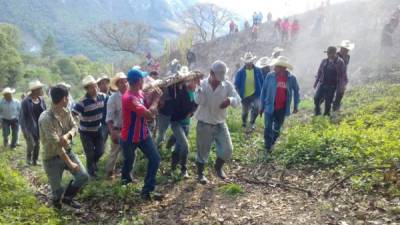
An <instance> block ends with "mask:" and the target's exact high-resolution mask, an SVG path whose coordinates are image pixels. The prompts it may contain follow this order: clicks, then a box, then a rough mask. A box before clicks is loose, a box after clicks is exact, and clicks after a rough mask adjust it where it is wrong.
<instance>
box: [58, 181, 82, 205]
mask: <svg viewBox="0 0 400 225" xmlns="http://www.w3.org/2000/svg"><path fill="white" fill-rule="evenodd" d="M72 182H73V181H72V180H71V181H70V182H69V185H68V187H67V189H66V190H65V192H64V197H63V199H62V202H63V203H64V204H66V205H69V206H71V207H72V208H74V209H80V208H81V205H80V204H79V203H78V202H76V201H74V200H73V198H74V197H75V196H76V195H77V194H78V191H79V189H80V188H78V187H74V186H72Z"/></svg>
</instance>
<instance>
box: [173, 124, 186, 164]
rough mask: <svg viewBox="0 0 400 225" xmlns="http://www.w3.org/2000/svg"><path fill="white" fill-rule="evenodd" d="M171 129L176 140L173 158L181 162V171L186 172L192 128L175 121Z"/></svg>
mask: <svg viewBox="0 0 400 225" xmlns="http://www.w3.org/2000/svg"><path fill="white" fill-rule="evenodd" d="M171 128H172V131H173V133H174V137H175V139H176V144H175V149H174V151H173V152H172V154H173V157H172V158H173V159H176V160H177V161H179V163H180V165H181V169H183V170H186V163H187V159H188V154H189V141H188V135H189V129H190V126H189V125H188V124H187V125H186V124H182V123H181V122H180V121H173V122H171ZM172 163H174V162H172Z"/></svg>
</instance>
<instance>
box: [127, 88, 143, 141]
mask: <svg viewBox="0 0 400 225" xmlns="http://www.w3.org/2000/svg"><path fill="white" fill-rule="evenodd" d="M146 110H147V107H146V106H145V100H144V96H143V92H141V91H140V92H138V93H133V92H131V91H126V92H125V94H124V95H123V96H122V129H121V139H122V140H123V141H125V142H128V143H139V142H141V141H144V140H146V138H147V137H148V135H149V130H148V127H147V121H146V119H145V118H144V112H145V111H146Z"/></svg>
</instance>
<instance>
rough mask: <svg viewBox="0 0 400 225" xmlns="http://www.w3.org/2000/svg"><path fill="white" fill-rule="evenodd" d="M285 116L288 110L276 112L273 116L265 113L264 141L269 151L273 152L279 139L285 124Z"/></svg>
mask: <svg viewBox="0 0 400 225" xmlns="http://www.w3.org/2000/svg"><path fill="white" fill-rule="evenodd" d="M285 115H286V109H280V110H275V111H274V112H273V113H272V114H268V113H265V116H264V123H265V128H264V141H265V149H266V150H267V151H271V149H272V146H273V145H274V144H275V142H276V140H277V139H278V137H279V135H280V131H281V128H282V125H283V122H285Z"/></svg>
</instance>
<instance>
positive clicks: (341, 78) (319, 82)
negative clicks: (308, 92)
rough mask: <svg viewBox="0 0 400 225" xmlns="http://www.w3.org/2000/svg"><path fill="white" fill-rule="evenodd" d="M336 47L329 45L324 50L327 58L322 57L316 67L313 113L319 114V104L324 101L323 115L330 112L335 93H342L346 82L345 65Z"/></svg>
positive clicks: (327, 114)
mask: <svg viewBox="0 0 400 225" xmlns="http://www.w3.org/2000/svg"><path fill="white" fill-rule="evenodd" d="M336 51H337V49H336V47H333V46H331V47H329V48H328V50H327V51H326V53H327V56H328V57H327V58H326V59H323V60H322V62H321V65H320V66H319V69H318V74H317V79H316V80H315V83H314V88H316V89H317V92H316V93H315V96H314V105H315V115H316V116H318V115H321V104H322V102H323V101H325V112H324V115H325V116H329V115H330V112H331V107H332V102H333V98H334V96H335V93H342V92H344V89H345V87H346V84H347V76H346V66H345V63H344V61H343V59H341V58H340V57H338V56H337V54H336Z"/></svg>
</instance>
